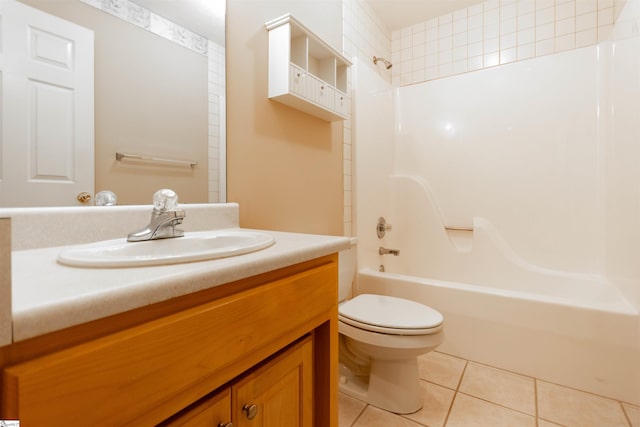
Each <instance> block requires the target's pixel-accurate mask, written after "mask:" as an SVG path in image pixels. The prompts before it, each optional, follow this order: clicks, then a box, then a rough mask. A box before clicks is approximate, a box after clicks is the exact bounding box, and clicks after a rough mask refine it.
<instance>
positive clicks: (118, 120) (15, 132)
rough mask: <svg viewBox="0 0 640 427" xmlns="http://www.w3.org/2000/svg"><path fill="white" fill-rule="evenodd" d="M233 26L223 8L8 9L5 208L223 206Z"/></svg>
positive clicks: (83, 4) (153, 4)
mask: <svg viewBox="0 0 640 427" xmlns="http://www.w3.org/2000/svg"><path fill="white" fill-rule="evenodd" d="M224 16H225V2H224V0H180V1H167V0H57V1H50V0H0V22H2V25H1V33H0V36H1V38H0V40H2V41H3V43H2V49H1V51H0V80H1V82H2V86H1V88H0V94H1V95H2V96H1V98H0V99H1V103H0V111H1V112H2V116H1V118H0V129H1V131H2V132H1V134H0V135H1V139H0V145H1V148H2V150H1V151H0V152H1V153H2V154H1V155H0V156H1V157H0V160H1V161H0V207H17V206H74V205H81V204H85V205H93V204H94V200H95V197H94V195H95V193H97V192H100V191H104V190H109V191H112V192H114V193H115V194H116V195H117V198H118V204H147V203H150V202H151V197H152V195H153V193H154V192H155V191H156V190H157V189H159V188H172V189H174V190H175V191H176V192H177V193H178V195H179V197H180V202H181V203H204V202H219V201H224V200H225V198H226V194H225V168H224V165H225V126H224V124H225V47H224ZM81 199H84V200H81Z"/></svg>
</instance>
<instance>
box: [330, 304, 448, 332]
mask: <svg viewBox="0 0 640 427" xmlns="http://www.w3.org/2000/svg"><path fill="white" fill-rule="evenodd" d="M338 318H339V320H340V321H342V322H344V323H347V324H349V325H351V326H354V327H356V328H360V329H364V330H367V331H371V332H378V333H383V334H389V335H429V334H434V333H437V332H439V331H440V330H441V329H442V322H443V317H442V314H440V313H439V312H438V311H436V310H434V309H432V308H431V307H427V306H426V305H423V304H420V303H417V302H415V301H410V300H406V299H403V298H396V297H391V296H386V295H373V294H362V295H358V296H356V297H355V298H353V299H350V300H348V301H346V302H344V303H342V304H340V306H339V307H338Z"/></svg>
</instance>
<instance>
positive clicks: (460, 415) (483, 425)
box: [447, 393, 536, 427]
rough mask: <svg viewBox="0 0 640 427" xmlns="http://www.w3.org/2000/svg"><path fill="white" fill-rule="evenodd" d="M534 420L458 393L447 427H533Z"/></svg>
mask: <svg viewBox="0 0 640 427" xmlns="http://www.w3.org/2000/svg"><path fill="white" fill-rule="evenodd" d="M535 425H536V419H535V418H534V417H532V416H531V415H526V414H523V413H522V412H517V411H514V410H511V409H508V408H505V407H502V406H499V405H495V404H493V403H490V402H486V401H484V400H480V399H476V398H475V397H472V396H467V395H466V394H462V393H458V394H456V398H455V400H454V402H453V407H452V408H451V414H450V415H449V419H448V420H447V427H535Z"/></svg>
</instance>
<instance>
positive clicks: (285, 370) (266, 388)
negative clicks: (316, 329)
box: [232, 337, 313, 427]
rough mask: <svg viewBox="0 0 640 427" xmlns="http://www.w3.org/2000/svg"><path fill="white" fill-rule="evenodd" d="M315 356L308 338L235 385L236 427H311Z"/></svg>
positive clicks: (234, 413) (234, 409)
mask: <svg viewBox="0 0 640 427" xmlns="http://www.w3.org/2000/svg"><path fill="white" fill-rule="evenodd" d="M312 354H313V346H312V341H311V338H310V337H308V338H306V339H304V340H303V341H301V342H299V343H297V344H295V345H294V346H293V347H291V348H289V349H288V350H286V351H285V352H284V353H282V354H280V355H279V356H277V357H276V358H275V359H273V360H272V361H270V362H268V363H267V364H266V365H264V366H262V367H261V368H259V369H257V370H256V371H255V372H252V373H251V374H249V375H248V376H247V377H245V378H243V379H242V380H240V381H239V382H238V383H237V384H236V385H234V386H233V387H232V392H233V415H234V416H233V419H234V426H237V427H311V425H312V423H313V414H312V410H313V407H312V399H313V396H312V394H313V383H312V382H313V366H312V363H313V357H312Z"/></svg>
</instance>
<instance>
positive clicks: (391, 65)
mask: <svg viewBox="0 0 640 427" xmlns="http://www.w3.org/2000/svg"><path fill="white" fill-rule="evenodd" d="M378 61H381V62H382V63H383V64H384V66H385V68H386V69H387V70H388V69H389V68H391V67H393V64H392V63H391V62H390V61H387V60H386V59H384V58H381V57H379V56H374V57H373V63H374V64H376V65H377V64H378Z"/></svg>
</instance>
